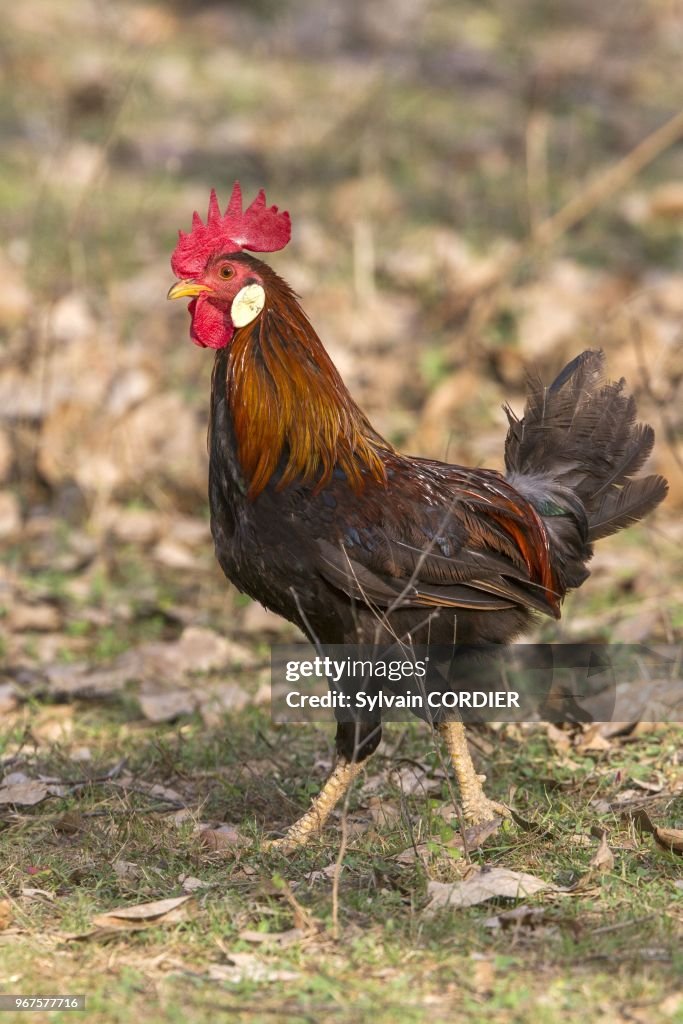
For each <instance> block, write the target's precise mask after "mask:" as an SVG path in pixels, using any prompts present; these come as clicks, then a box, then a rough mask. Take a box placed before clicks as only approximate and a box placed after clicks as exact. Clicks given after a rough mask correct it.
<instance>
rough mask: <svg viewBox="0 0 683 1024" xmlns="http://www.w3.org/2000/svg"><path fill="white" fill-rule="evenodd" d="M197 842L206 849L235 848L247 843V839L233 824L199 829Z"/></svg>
mask: <svg viewBox="0 0 683 1024" xmlns="http://www.w3.org/2000/svg"><path fill="white" fill-rule="evenodd" d="M199 842H200V843H201V844H202V846H205V847H206V848H207V850H230V849H232V850H235V849H237V848H239V847H240V846H246V845H248V842H249V840H248V839H247V838H246V836H243V835H242V834H241V833H240V831H239V830H238V829H236V828H235V827H234V825H222V826H221V827H220V828H203V829H201V831H200V833H199Z"/></svg>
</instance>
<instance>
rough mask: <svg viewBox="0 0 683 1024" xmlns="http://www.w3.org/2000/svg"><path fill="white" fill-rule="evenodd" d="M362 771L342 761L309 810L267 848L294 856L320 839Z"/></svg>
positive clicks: (353, 764) (350, 762) (266, 843)
mask: <svg viewBox="0 0 683 1024" xmlns="http://www.w3.org/2000/svg"><path fill="white" fill-rule="evenodd" d="M360 770H361V765H360V764H359V763H358V762H357V761H345V760H341V759H340V760H339V761H338V762H337V765H336V767H335V769H334V771H333V772H332V774H331V775H330V777H329V779H328V780H327V782H326V783H325V785H324V786H323V788H322V789H321V791H320V793H319V794H318V795H317V797H316V798H315V800H314V801H313V803H312V804H311V807H310V808H309V810H308V811H306V813H305V814H304V815H302V817H301V818H299V820H298V821H295V822H294V824H293V825H291V826H290V828H288V829H287V831H286V833H285V834H284V836H282V838H281V839H268V840H266V841H265V842H264V844H263V846H264V848H265V849H266V850H275V851H276V852H277V853H291V852H292V851H293V850H296V849H298V848H299V847H301V846H305V845H306V844H307V843H308V841H309V840H310V839H311V838H312V837H313V836H315V835H319V833H320V832H321V831H322V829H323V826H324V824H325V822H326V821H327V819H328V818H329V816H330V814H331V813H332V811H333V809H334V807H335V805H336V804H337V803H339V801H340V800H341V798H342V797H343V796H345V795H346V792H347V790H348V789H349V786H350V785H351V783H352V782H353V780H354V779H355V778H356V776H357V775H358V774H359V772H360Z"/></svg>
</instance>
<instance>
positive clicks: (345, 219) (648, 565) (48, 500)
mask: <svg viewBox="0 0 683 1024" xmlns="http://www.w3.org/2000/svg"><path fill="white" fill-rule="evenodd" d="M682 41H683V10H682V9H681V6H680V4H678V3H676V2H673V0H649V2H642V0H640V2H635V0H634V2H631V0H621V2H620V3H619V4H603V5H599V4H595V3H594V2H589V0H571V2H564V3H559V2H557V3H556V2H550V3H548V2H538V0H488V2H483V3H482V2H481V0H472V2H467V0H459V2H457V3H454V2H447V0H376V2H375V3H372V4H367V3H365V2H363V0H331V2H329V3H326V4H320V3H316V2H314V0H288V2H283V0H280V2H275V0H258V2H251V3H241V2H223V3H208V2H199V0H183V2H177V3H173V2H166V3H164V2H158V3H133V2H131V3H125V2H123V0H115V2H104V0H101V2H98V0H23V2H22V3H21V4H15V5H11V6H9V7H8V8H7V9H6V10H5V11H4V13H3V17H2V21H1V24H0V54H1V56H2V72H1V73H2V90H1V95H0V118H1V121H2V138H3V143H2V148H1V151H0V165H1V174H0V210H1V214H2V234H1V236H0V334H1V342H0V417H1V420H0V423H1V426H0V548H1V553H2V560H1V564H0V612H1V613H2V617H1V618H0V631H1V632H2V638H1V641H0V642H1V644H2V656H3V657H2V660H3V661H4V663H5V666H6V674H5V680H7V678H11V680H12V683H11V685H12V687H13V689H12V690H11V692H10V691H8V689H7V686H5V691H4V693H5V699H6V701H10V702H13V701H15V700H16V698H17V689H16V688H17V687H20V688H21V687H23V688H28V689H29V690H30V688H31V687H32V686H34V687H35V686H36V685H38V682H40V681H41V680H42V681H43V683H44V680H45V678H49V679H50V680H52V681H53V682H54V680H58V682H59V686H61V687H62V688H65V689H66V690H68V689H69V686H71V687H72V689H73V690H74V691H77V690H78V686H79V685H80V684H79V682H78V681H79V679H82V678H83V673H84V672H85V671H86V666H87V667H88V671H91V670H92V666H93V665H98V664H100V663H101V664H103V665H110V664H111V663H112V659H117V658H118V659H119V661H118V662H116V664H119V665H120V664H121V657H122V656H125V652H127V651H129V650H130V649H131V648H132V649H136V650H142V649H144V650H146V651H148V652H149V650H150V649H156V650H157V653H158V651H159V649H160V648H159V646H158V645H159V644H160V643H161V642H168V641H170V640H172V639H175V638H177V637H179V636H181V635H186V636H187V629H188V627H191V628H194V629H196V628H199V629H200V630H201V629H205V630H208V629H214V630H216V631H219V632H220V633H222V634H224V635H225V634H229V635H232V634H234V635H235V637H237V638H238V639H239V637H240V636H249V637H251V636H256V637H257V638H262V637H268V636H272V635H274V634H275V633H277V632H278V631H280V630H281V628H283V627H282V624H281V623H279V622H278V621H277V620H276V619H275V618H274V617H273V616H269V615H266V613H265V612H263V611H262V610H261V609H259V608H257V607H255V606H253V605H250V604H249V602H247V601H245V600H243V599H242V598H241V597H240V596H239V595H237V594H236V593H235V592H234V591H233V590H232V589H231V588H229V587H228V586H227V585H226V584H225V582H224V581H223V580H222V578H221V576H220V573H219V570H218V569H217V568H216V567H215V565H214V560H213V552H212V545H211V541H210V537H209V532H208V520H207V503H206V473H207V456H206V444H205V435H206V425H207V410H208V398H209V378H210V373H211V362H212V359H211V356H210V354H209V353H207V352H202V351H200V350H199V349H197V348H195V347H194V346H192V345H191V344H190V342H189V339H188V318H187V314H186V312H185V310H184V308H179V305H180V304H167V303H166V300H165V295H166V291H167V289H168V287H169V285H170V284H171V283H172V280H173V277H172V274H171V271H170V266H169V256H170V253H171V251H172V249H173V246H174V244H175V239H176V237H177V231H178V229H179V228H183V229H188V227H189V224H190V219H191V215H192V211H193V210H194V209H198V210H199V211H200V212H201V213H202V215H204V213H205V211H206V206H207V201H208V193H209V189H210V188H211V187H212V186H215V187H216V188H217V190H218V192H219V197H221V198H222V201H223V202H226V201H227V198H228V196H229V192H230V188H231V185H232V183H233V181H234V180H235V179H237V178H238V179H240V181H241V182H242V185H243V189H244V192H245V195H246V196H248V197H251V196H253V194H254V193H255V191H256V189H257V188H259V187H261V186H264V187H265V188H266V191H267V196H268V199H269V201H270V202H272V203H277V204H278V205H279V206H280V207H281V208H285V209H288V210H289V211H290V212H291V215H292V219H293V226H294V230H293V239H292V243H291V245H290V246H289V247H288V248H287V249H286V250H285V251H284V252H282V253H279V254H276V255H274V256H273V257H272V263H273V265H275V266H276V267H277V269H278V270H279V271H280V272H281V273H282V274H283V275H284V276H285V277H286V278H287V280H288V281H289V282H290V283H291V284H292V285H293V286H294V288H295V289H296V290H297V291H298V292H299V293H300V295H301V296H302V300H303V305H304V307H305V309H306V310H307V312H308V313H309V315H310V317H311V319H312V321H313V323H314V325H315V326H316V328H317V329H318V331H319V333H320V335H321V337H322V339H323V340H324V342H325V343H326V345H327V347H328V348H329V351H330V353H331V355H332V356H333V358H334V360H335V362H336V363H337V365H338V367H339V369H340V370H341V372H342V374H343V375H344V377H345V379H346V381H347V383H348V384H349V386H350V388H351V390H352V392H353V394H354V395H355V397H356V398H357V399H358V400H359V401H360V403H361V404H362V405H363V406H364V407H365V408H366V409H367V411H368V412H369V414H370V416H371V418H372V420H373V421H374V423H375V424H376V426H377V427H378V428H379V429H380V430H381V431H382V432H383V433H385V434H386V435H387V436H388V437H389V438H391V439H392V440H393V441H395V442H396V443H398V444H399V445H401V446H402V447H404V448H405V449H406V450H407V451H410V452H412V453H415V454H422V455H430V456H435V457H439V458H447V459H448V460H450V461H458V462H463V463H470V464H481V463H485V464H487V465H491V466H495V467H499V466H500V464H501V457H502V450H503V448H502V446H503V438H504V431H505V419H504V415H503V413H502V409H501V405H502V402H503V401H504V400H509V401H510V402H511V403H512V404H513V406H514V407H515V408H517V410H518V411H519V409H520V406H521V401H522V396H523V383H524V372H525V367H526V366H533V367H535V368H537V369H538V370H539V371H540V372H541V373H542V374H543V375H544V376H545V377H546V378H548V377H549V376H550V375H551V374H553V372H555V371H556V370H557V369H558V368H559V367H560V365H561V364H562V363H563V361H565V360H567V359H568V358H570V357H572V356H573V355H574V354H576V353H577V352H578V351H580V350H581V349H582V348H583V347H585V346H588V345H591V346H597V345H600V346H602V347H604V349H605V350H606V352H607V355H608V363H609V369H610V373H611V374H612V375H613V376H616V377H619V376H621V375H622V374H623V375H624V376H626V377H627V379H628V381H629V384H630V385H632V387H633V389H634V391H635V392H636V394H637V396H638V402H639V409H640V410H641V411H642V414H643V417H644V418H647V419H649V420H650V421H651V422H653V424H654V425H655V427H656V429H657V432H658V443H657V447H656V452H655V456H654V459H653V465H652V468H653V469H656V470H658V471H660V472H662V473H665V474H666V475H667V476H668V477H669V479H670V481H671V497H670V500H669V502H668V503H667V505H666V506H665V508H664V509H663V510H662V512H661V514H659V515H658V516H657V517H656V518H654V519H651V520H648V523H647V524H645V525H643V526H642V527H639V528H638V529H636V530H631V531H628V532H626V533H624V534H621V535H619V536H618V537H615V538H613V539H611V540H610V541H607V542H603V543H602V544H601V545H600V548H599V554H598V556H597V558H596V561H595V572H594V578H593V581H592V582H591V584H589V585H588V586H587V587H585V588H584V589H583V590H582V591H581V594H580V596H579V598H578V599H572V601H571V614H570V615H568V616H567V621H566V624H564V623H563V624H562V625H561V626H559V627H558V626H554V625H553V626H552V627H551V626H547V627H543V629H544V630H545V631H546V632H545V633H544V635H545V636H548V637H550V636H552V637H555V638H562V637H563V636H566V635H572V636H582V637H586V638H593V637H610V638H613V639H621V640H625V641H630V642H637V641H641V640H644V639H652V638H662V639H671V638H672V637H673V635H674V634H675V632H676V630H678V629H680V627H681V626H683V601H682V600H681V598H682V596H683V579H682V574H681V563H682V556H681V547H682V541H683V529H682V527H681V519H680V511H681V506H682V504H683V442H682V441H681V426H682V424H683V349H682V346H681V339H682V336H683V324H682V316H683V269H682V267H681V257H682V256H683V235H682V230H681V229H682V227H683V142H682V141H681V140H682V139H683V119H682V118H681V113H680V112H681V108H682V107H683V103H682V100H683V96H682V95H681V88H680V85H681V79H680V60H681V43H682ZM672 119H673V120H672ZM662 126H665V127H664V128H662ZM644 140H645V141H644ZM558 211H559V213H558ZM183 630H185V631H186V632H185V634H183ZM212 635H213V634H212ZM195 639H196V637H195ZM204 639H205V640H206V635H204ZM155 643H156V644H157V647H156V648H154V644H155ZM188 643H189V641H188ZM145 645H146V646H145ZM150 645H151V647H150ZM199 646H200V647H201V643H200V645H199ZM196 653H197V651H196V650H195V656H196ZM233 653H234V652H233ZM176 654H177V651H176ZM243 654H244V650H243ZM223 656H224V657H225V656H227V655H226V652H225V650H223ZM244 656H245V657H246V655H244ZM195 667H196V663H195ZM157 669H158V664H157ZM137 670H139V671H142V670H141V669H140V663H137ZM126 671H127V672H128V675H130V674H131V673H132V674H135V672H134V671H133V668H131V665H130V663H129V667H128V669H127V670H126ZM126 671H123V672H122V673H120V674H119V676H117V677H116V679H115V680H113V679H111V678H110V679H109V684H110V685H117V686H118V685H121V680H122V679H123V678H124V677H125V676H126ZM143 674H144V673H143ZM37 681H38V682H37ZM98 681H99V682H98V683H96V682H92V680H91V683H92V686H91V688H93V687H94V688H95V689H97V685H100V686H101V688H102V690H103V691H106V688H107V682H106V679H104V677H103V676H102V673H100V676H99V677H98ZM81 689H82V687H81Z"/></svg>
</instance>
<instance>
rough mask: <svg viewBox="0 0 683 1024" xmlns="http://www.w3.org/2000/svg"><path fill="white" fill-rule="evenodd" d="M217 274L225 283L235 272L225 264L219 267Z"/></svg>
mask: <svg viewBox="0 0 683 1024" xmlns="http://www.w3.org/2000/svg"><path fill="white" fill-rule="evenodd" d="M218 273H219V274H220V276H221V277H222V278H223V280H224V281H227V280H228V278H230V277H232V275H233V274H234V273H235V271H234V270H233V269H232V267H231V266H229V265H227V264H226V266H224V267H221V269H220V270H219V271H218Z"/></svg>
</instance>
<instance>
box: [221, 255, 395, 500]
mask: <svg viewBox="0 0 683 1024" xmlns="http://www.w3.org/2000/svg"><path fill="white" fill-rule="evenodd" d="M244 258H245V257H243V259H244ZM246 258H247V259H253V258H252V257H246ZM253 262H254V265H256V264H258V273H259V275H260V277H261V279H262V280H263V283H264V286H265V292H266V303H265V306H264V308H263V311H262V313H261V314H260V315H259V317H258V318H257V319H256V320H254V322H253V323H251V324H248V325H247V326H245V327H241V328H239V329H238V330H237V331H236V332H235V335H234V338H233V340H232V342H231V345H230V349H229V354H228V369H227V380H226V387H227V399H228V404H229V407H230V410H231V413H232V420H233V427H234V431H235V438H236V442H237V456H238V459H239V463H240V466H241V469H242V472H243V474H244V476H245V479H246V482H247V486H248V492H247V495H248V497H249V499H251V500H253V499H254V498H256V497H257V496H258V495H259V494H260V493H261V491H262V490H263V489H264V487H265V486H266V485H267V484H268V482H269V480H270V479H271V477H272V476H273V474H274V473H275V471H276V470H277V468H278V466H279V464H280V460H281V458H282V456H283V454H284V455H285V456H286V460H285V463H284V469H283V470H282V472H281V474H280V477H279V479H278V482H277V485H276V489H277V490H282V489H283V488H284V487H286V486H288V485H289V484H294V483H302V484H307V485H312V486H313V487H314V489H315V491H316V492H317V491H320V490H321V489H322V488H323V487H325V486H326V484H328V483H329V482H330V480H331V478H332V474H333V472H334V470H335V468H338V469H340V470H341V471H342V472H343V473H344V474H345V475H346V478H347V480H348V483H349V485H350V486H351V488H352V489H353V490H354V491H355V492H356V493H360V492H361V491H362V490H363V489H364V488H365V486H366V484H368V483H375V484H379V485H381V486H384V485H386V479H387V477H386V470H385V467H384V462H383V459H382V453H383V452H384V453H386V452H392V451H393V448H392V447H391V445H389V444H388V442H386V441H385V440H384V439H383V438H382V437H380V435H379V434H377V433H376V432H375V430H374V429H373V427H372V426H371V424H370V422H369V421H368V419H367V418H366V416H365V414H364V413H363V412H362V411H361V410H360V409H359V408H358V406H357V405H356V403H355V402H354V401H353V399H352V398H351V395H350V394H349V392H348V390H347V388H346V386H345V384H344V382H343V381H342V379H341V377H340V375H339V373H338V372H337V370H336V368H335V366H334V364H333V363H332V360H331V359H330V357H329V356H328V354H327V352H326V351H325V349H324V348H323V345H322V343H321V341H320V339H319V338H318V336H317V334H316V332H315V330H314V329H313V327H312V325H311V323H310V321H309V320H308V318H307V316H306V314H305V313H304V311H303V309H302V308H301V306H300V305H299V303H298V301H297V299H296V297H295V295H294V293H293V292H292V291H291V289H290V288H289V287H288V285H287V284H286V283H285V282H284V281H283V280H282V279H281V278H280V277H278V275H277V274H276V273H275V272H274V271H273V270H271V268H270V267H268V266H267V265H266V264H263V263H261V262H260V261H257V260H255V259H254V260H253Z"/></svg>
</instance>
